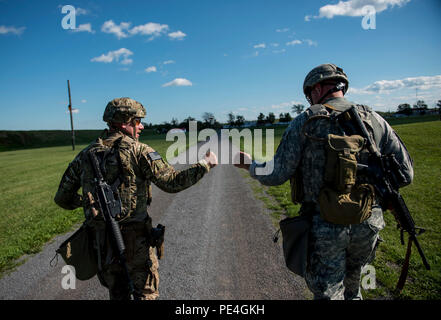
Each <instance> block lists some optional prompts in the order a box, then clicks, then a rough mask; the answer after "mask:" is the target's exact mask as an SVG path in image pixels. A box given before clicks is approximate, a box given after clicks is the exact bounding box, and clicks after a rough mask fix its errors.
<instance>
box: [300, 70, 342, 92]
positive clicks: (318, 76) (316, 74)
mask: <svg viewBox="0 0 441 320" xmlns="http://www.w3.org/2000/svg"><path fill="white" fill-rule="evenodd" d="M325 80H337V81H343V82H344V83H345V87H344V89H343V93H346V91H348V88H349V80H348V77H347V76H346V74H345V73H344V72H343V69H342V68H339V67H337V66H336V65H335V64H332V63H326V64H322V65H319V66H318V67H315V68H314V69H312V70H311V71H310V72H309V73H308V74H307V75H306V77H305V81H304V82H303V93H304V94H305V95H306V96H308V95H309V92H310V91H311V89H312V88H313V87H314V85H316V84H317V83H320V82H323V81H325Z"/></svg>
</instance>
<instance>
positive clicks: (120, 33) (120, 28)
mask: <svg viewBox="0 0 441 320" xmlns="http://www.w3.org/2000/svg"><path fill="white" fill-rule="evenodd" d="M129 27H130V23H129V22H121V23H120V24H119V25H117V24H115V22H113V21H112V20H109V21H106V22H104V24H103V25H102V27H101V31H102V32H104V33H112V34H114V35H115V36H116V37H117V38H118V39H121V38H127V37H128V34H127V33H126V31H128V29H129Z"/></svg>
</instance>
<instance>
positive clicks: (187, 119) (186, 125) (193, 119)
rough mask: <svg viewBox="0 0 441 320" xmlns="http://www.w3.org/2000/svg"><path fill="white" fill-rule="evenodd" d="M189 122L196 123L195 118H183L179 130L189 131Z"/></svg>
mask: <svg viewBox="0 0 441 320" xmlns="http://www.w3.org/2000/svg"><path fill="white" fill-rule="evenodd" d="M190 121H196V119H195V118H193V117H191V116H189V117H187V118H185V119H184V120H183V121H182V122H181V123H180V124H179V127H180V128H186V129H187V130H190Z"/></svg>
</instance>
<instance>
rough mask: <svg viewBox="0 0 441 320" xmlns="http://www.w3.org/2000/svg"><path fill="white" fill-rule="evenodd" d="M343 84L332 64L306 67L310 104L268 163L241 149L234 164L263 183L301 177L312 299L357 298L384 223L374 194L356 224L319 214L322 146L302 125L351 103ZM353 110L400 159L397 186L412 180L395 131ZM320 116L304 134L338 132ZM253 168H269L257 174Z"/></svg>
mask: <svg viewBox="0 0 441 320" xmlns="http://www.w3.org/2000/svg"><path fill="white" fill-rule="evenodd" d="M348 85H349V81H348V78H347V76H346V74H345V73H344V72H343V70H342V69H341V68H339V67H337V66H335V65H333V64H323V65H320V66H318V67H316V68H314V69H313V70H311V72H310V73H309V74H308V75H307V76H306V78H305V81H304V85H303V90H304V94H305V96H306V98H307V99H308V101H309V102H310V104H311V107H310V108H308V109H307V110H306V111H305V112H303V113H302V114H300V115H299V116H298V117H296V118H295V119H294V120H293V121H292V122H291V123H290V125H289V126H288V128H287V129H286V131H285V132H284V134H283V137H282V140H281V142H280V145H279V147H278V149H277V151H276V154H275V156H274V158H273V159H272V160H271V161H272V162H273V163H272V164H270V165H268V164H267V163H263V164H257V163H256V162H254V161H253V162H251V157H250V155H248V154H246V153H241V157H242V162H241V163H240V164H238V165H237V166H238V167H241V168H244V169H248V170H249V172H250V174H251V176H252V177H253V178H255V179H257V180H258V181H259V182H260V183H262V184H264V185H280V184H283V183H284V182H285V181H287V180H288V179H292V178H293V177H294V176H296V177H300V185H301V189H302V190H301V192H300V193H303V195H302V196H301V199H300V200H299V201H298V202H300V203H301V209H300V214H307V215H310V216H311V217H312V218H311V219H312V224H311V230H310V237H309V249H308V264H307V270H306V274H305V280H306V283H307V285H308V287H309V289H310V290H311V291H312V292H313V294H314V298H315V299H362V296H361V292H360V280H361V270H362V267H363V266H365V265H366V264H368V263H370V262H371V261H372V260H373V259H374V257H375V250H376V248H377V245H378V243H379V234H378V233H379V231H380V230H381V229H383V228H384V226H385V223H384V220H383V212H382V209H381V207H380V205H379V202H380V199H378V198H377V197H374V201H373V204H372V210H371V215H370V217H369V218H368V219H367V220H365V221H363V222H361V223H359V224H351V225H342V224H334V223H330V222H327V221H325V220H324V219H323V218H322V216H321V215H320V206H319V201H318V200H319V199H318V197H319V193H320V190H321V188H322V187H323V186H324V171H325V162H326V152H325V146H324V143H323V142H320V141H317V139H311V138H308V137H307V136H306V135H305V134H304V133H305V132H302V129H303V127H304V125H305V123H306V121H307V120H308V119H310V118H311V117H312V116H317V115H319V116H320V115H323V116H328V115H330V114H335V113H340V112H342V111H345V110H347V109H348V108H350V107H351V106H352V105H355V104H354V103H352V102H349V101H348V100H346V99H345V98H344V94H345V93H346V91H347V89H348ZM324 104H326V105H324ZM357 108H358V112H359V114H360V117H361V119H362V120H363V122H364V123H365V125H366V127H367V128H368V131H370V134H371V135H372V137H373V139H374V141H375V143H376V147H377V148H378V150H379V151H380V152H381V154H394V155H395V157H396V159H397V160H398V161H399V162H400V165H401V173H402V174H403V176H404V177H405V182H404V183H403V184H402V186H404V185H407V184H409V183H411V181H412V179H413V167H412V166H413V163H412V159H411V158H410V155H409V154H408V152H407V150H406V148H405V146H404V144H403V142H402V141H401V140H400V138H399V137H398V135H397V134H396V133H395V131H394V130H393V129H392V128H391V127H390V126H389V124H388V123H387V122H386V121H385V120H384V119H383V118H382V117H381V116H379V115H378V114H377V113H376V112H374V111H372V110H371V109H370V108H368V107H366V106H361V105H357ZM325 118H326V117H323V120H322V121H320V120H317V121H309V122H308V125H307V126H305V127H307V128H306V132H307V133H308V136H309V137H314V136H315V137H326V136H327V135H328V134H329V133H336V134H341V132H340V133H339V128H335V127H333V126H332V123H331V122H330V121H326V119H325ZM246 163H251V165H249V164H248V165H247V164H246ZM257 167H261V168H263V167H267V168H273V170H272V172H269V171H268V172H266V174H263V175H256V168H257ZM357 179H358V178H357ZM291 181H292V180H291ZM291 187H293V185H291Z"/></svg>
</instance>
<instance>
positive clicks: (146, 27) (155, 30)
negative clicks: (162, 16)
mask: <svg viewBox="0 0 441 320" xmlns="http://www.w3.org/2000/svg"><path fill="white" fill-rule="evenodd" d="M167 30H168V25H166V24H160V23H154V22H149V23H146V24H143V25H139V26H136V27H133V28H132V29H130V30H129V33H130V34H131V35H135V34H140V35H143V36H151V38H150V39H153V38H156V37H159V36H160V35H161V34H162V33H164V32H166V31H167Z"/></svg>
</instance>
